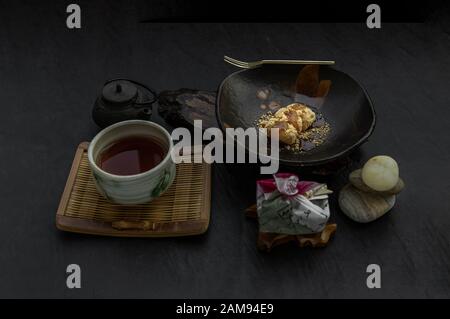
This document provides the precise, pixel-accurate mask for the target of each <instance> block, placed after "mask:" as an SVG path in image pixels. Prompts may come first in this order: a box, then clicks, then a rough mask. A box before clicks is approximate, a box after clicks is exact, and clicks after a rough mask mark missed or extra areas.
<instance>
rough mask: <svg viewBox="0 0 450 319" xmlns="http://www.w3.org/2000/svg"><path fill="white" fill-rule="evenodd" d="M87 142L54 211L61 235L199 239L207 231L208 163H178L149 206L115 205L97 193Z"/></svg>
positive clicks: (80, 148) (78, 154) (78, 153)
mask: <svg viewBox="0 0 450 319" xmlns="http://www.w3.org/2000/svg"><path fill="white" fill-rule="evenodd" d="M88 146H89V143H88V142H83V143H81V144H80V145H79V146H78V148H77V151H76V153H75V158H74V160H73V163H72V168H71V170H70V174H69V177H68V179H67V183H66V187H65V189H64V192H63V194H62V197H61V201H60V203H59V207H58V211H57V213H56V227H57V228H58V229H60V230H63V231H69V232H76V233H84V234H93V235H105V236H120V237H173V236H187V235H198V234H202V233H204V232H205V231H206V230H207V229H208V225H209V218H210V206H211V165H210V164H206V163H204V162H203V163H181V164H177V175H176V178H175V181H174V182H173V184H172V185H171V186H170V188H169V189H168V190H167V191H166V192H165V193H164V194H163V195H162V196H161V197H159V198H157V199H155V200H153V201H152V202H150V203H148V204H142V205H118V204H114V203H112V202H108V201H107V200H106V199H105V198H103V197H102V196H101V195H100V194H99V193H98V192H97V190H96V188H95V184H94V179H93V177H92V174H91V170H90V168H89V163H88V159H87V148H88Z"/></svg>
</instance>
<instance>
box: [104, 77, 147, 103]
mask: <svg viewBox="0 0 450 319" xmlns="http://www.w3.org/2000/svg"><path fill="white" fill-rule="evenodd" d="M137 94H138V90H137V88H136V86H135V85H134V84H133V83H131V82H129V81H126V80H112V81H110V82H108V83H106V85H105V86H104V87H103V91H102V98H103V99H104V100H105V101H106V102H107V103H111V104H114V105H127V104H131V103H133V101H134V100H135V99H136V96H137Z"/></svg>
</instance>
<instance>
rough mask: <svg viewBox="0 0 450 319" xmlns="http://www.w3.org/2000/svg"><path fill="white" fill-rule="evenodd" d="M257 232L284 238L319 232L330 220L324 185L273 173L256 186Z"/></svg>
mask: <svg viewBox="0 0 450 319" xmlns="http://www.w3.org/2000/svg"><path fill="white" fill-rule="evenodd" d="M256 189H257V190H256V192H257V195H256V205H257V214H258V223H259V231H260V232H267V233H277V234H286V235H305V234H313V233H318V232H321V231H322V230H323V229H324V228H325V226H326V224H327V221H328V219H329V217H330V208H329V205H328V194H330V193H332V191H331V190H329V189H328V188H327V185H326V184H320V183H316V182H310V181H300V179H299V178H298V176H297V175H295V174H290V173H277V174H274V175H273V178H271V179H263V180H259V181H257V182H256Z"/></svg>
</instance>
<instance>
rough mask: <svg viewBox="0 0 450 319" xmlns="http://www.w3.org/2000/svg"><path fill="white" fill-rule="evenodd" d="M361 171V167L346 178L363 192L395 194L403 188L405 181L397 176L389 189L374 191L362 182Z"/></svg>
mask: <svg viewBox="0 0 450 319" xmlns="http://www.w3.org/2000/svg"><path fill="white" fill-rule="evenodd" d="M361 173H362V169H357V170H355V171H353V172H351V173H350V175H349V176H348V180H349V182H350V183H351V184H352V185H353V186H355V187H356V188H357V189H359V190H361V191H363V192H368V193H377V194H382V195H396V194H398V193H400V192H401V191H402V190H403V188H404V187H405V183H404V182H403V180H402V179H401V178H400V177H399V178H398V182H397V185H395V186H394V187H393V188H391V189H390V190H387V191H383V192H379V191H376V190H374V189H372V188H370V187H369V186H367V185H366V184H364V181H363V180H362V178H361Z"/></svg>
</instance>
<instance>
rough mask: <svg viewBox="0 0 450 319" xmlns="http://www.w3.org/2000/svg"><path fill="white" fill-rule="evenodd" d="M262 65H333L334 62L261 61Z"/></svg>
mask: <svg viewBox="0 0 450 319" xmlns="http://www.w3.org/2000/svg"><path fill="white" fill-rule="evenodd" d="M262 63H263V64H320V65H334V64H335V61H313V60H262Z"/></svg>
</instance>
